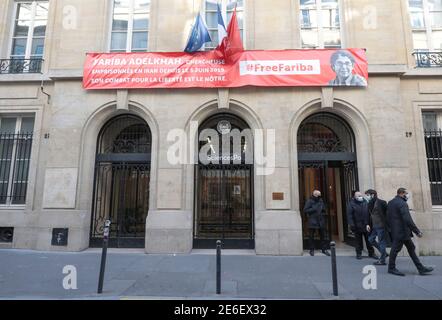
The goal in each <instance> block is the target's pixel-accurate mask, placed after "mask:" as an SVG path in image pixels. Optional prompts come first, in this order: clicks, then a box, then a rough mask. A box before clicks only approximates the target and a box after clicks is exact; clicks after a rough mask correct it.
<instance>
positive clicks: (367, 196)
mask: <svg viewBox="0 0 442 320" xmlns="http://www.w3.org/2000/svg"><path fill="white" fill-rule="evenodd" d="M371 199H373V198H372V196H371V195H365V201H367V202H370V201H371Z"/></svg>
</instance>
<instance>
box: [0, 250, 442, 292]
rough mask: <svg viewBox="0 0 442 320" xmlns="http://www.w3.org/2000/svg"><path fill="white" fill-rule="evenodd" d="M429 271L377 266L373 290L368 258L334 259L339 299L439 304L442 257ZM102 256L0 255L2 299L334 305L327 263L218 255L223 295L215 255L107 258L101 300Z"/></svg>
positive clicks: (403, 261)
mask: <svg viewBox="0 0 442 320" xmlns="http://www.w3.org/2000/svg"><path fill="white" fill-rule="evenodd" d="M421 259H422V261H423V263H424V264H426V265H430V266H433V267H435V271H434V272H433V274H432V275H428V276H419V275H418V273H417V270H416V269H415V268H414V265H413V264H412V262H411V260H410V259H409V258H407V257H400V258H398V268H399V269H400V270H401V271H403V272H405V273H406V277H397V276H393V275H390V274H388V273H387V269H386V267H377V268H376V271H377V289H376V290H365V289H364V288H363V278H364V277H365V276H366V274H363V273H362V272H363V268H364V266H366V265H371V263H372V262H373V260H371V259H370V258H364V259H363V260H356V259H355V258H354V257H353V256H339V257H338V279H339V291H340V297H339V298H340V299H442V257H422V258H421ZM99 264H100V253H99V252H98V251H97V250H95V251H85V252H80V253H54V252H37V251H28V250H0V299H17V298H25V299H36V298H37V299H54V298H57V299H90V298H93V299H101V298H105V299H121V298H123V299H125V298H130V299H132V298H183V299H201V298H209V299H216V298H219V297H220V298H228V299H230V298H238V299H242V298H244V299H247V298H252V299H333V296H332V283H331V271H330V270H331V267H330V258H329V257H326V256H323V255H317V256H315V257H310V256H302V257H280V256H278V257H275V256H256V255H250V254H248V255H224V256H223V259H222V268H223V269H222V279H223V282H222V288H223V292H222V295H221V296H217V295H215V294H214V292H215V281H214V280H215V278H214V276H215V256H214V255H209V254H190V255H146V254H143V253H130V252H129V253H127V252H125V253H119V252H113V251H111V252H110V253H109V254H108V260H107V268H106V276H105V283H104V292H103V295H97V294H96V290H97V282H98V274H99ZM66 265H73V266H75V268H76V270H77V280H78V281H77V289H76V290H65V289H64V288H63V278H64V277H65V276H66V274H63V273H62V271H63V268H64V267H65V266H66Z"/></svg>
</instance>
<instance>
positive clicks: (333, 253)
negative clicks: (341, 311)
mask: <svg viewBox="0 0 442 320" xmlns="http://www.w3.org/2000/svg"><path fill="white" fill-rule="evenodd" d="M330 250H331V263H332V277H333V295H334V296H336V297H337V296H338V272H337V268H336V243H335V242H334V241H332V242H330Z"/></svg>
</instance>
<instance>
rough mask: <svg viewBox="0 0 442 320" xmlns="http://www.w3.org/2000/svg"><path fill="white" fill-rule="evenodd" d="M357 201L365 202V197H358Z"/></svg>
mask: <svg viewBox="0 0 442 320" xmlns="http://www.w3.org/2000/svg"><path fill="white" fill-rule="evenodd" d="M356 200H358V201H359V202H362V201H364V197H356Z"/></svg>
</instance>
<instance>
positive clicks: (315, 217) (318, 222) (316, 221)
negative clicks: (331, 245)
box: [304, 190, 330, 256]
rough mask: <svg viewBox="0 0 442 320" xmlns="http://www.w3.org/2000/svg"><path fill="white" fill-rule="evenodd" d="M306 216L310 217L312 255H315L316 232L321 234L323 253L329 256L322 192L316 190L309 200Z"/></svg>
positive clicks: (306, 205) (305, 211)
mask: <svg viewBox="0 0 442 320" xmlns="http://www.w3.org/2000/svg"><path fill="white" fill-rule="evenodd" d="M304 214H305V215H306V216H307V217H308V229H309V247H310V255H311V256H314V255H315V243H314V237H315V232H316V231H318V232H319V237H320V241H321V248H322V253H323V254H325V255H326V256H329V255H330V253H329V252H328V251H327V242H326V241H325V215H326V212H325V205H324V201H322V199H321V191H319V190H314V191H313V194H312V196H311V197H310V199H308V200H307V202H306V203H305V206H304Z"/></svg>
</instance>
